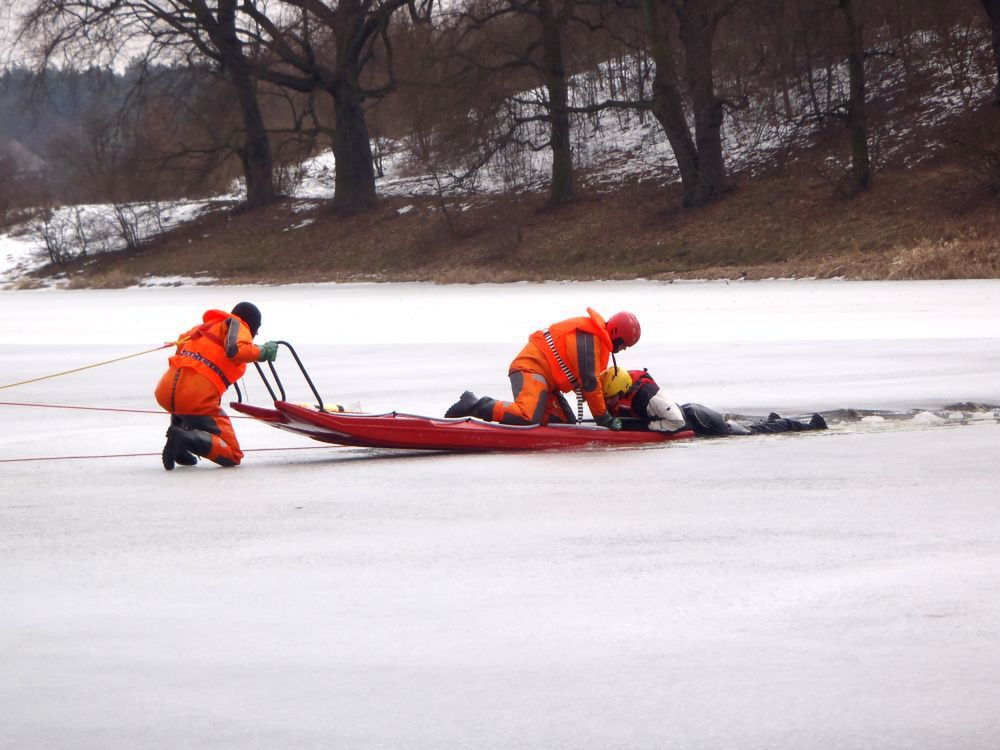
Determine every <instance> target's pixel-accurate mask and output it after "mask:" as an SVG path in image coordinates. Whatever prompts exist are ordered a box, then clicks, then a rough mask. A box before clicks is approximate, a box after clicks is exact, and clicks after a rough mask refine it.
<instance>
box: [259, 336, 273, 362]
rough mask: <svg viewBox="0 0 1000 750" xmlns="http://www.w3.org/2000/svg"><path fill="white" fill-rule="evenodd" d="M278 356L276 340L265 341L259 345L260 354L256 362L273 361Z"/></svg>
mask: <svg viewBox="0 0 1000 750" xmlns="http://www.w3.org/2000/svg"><path fill="white" fill-rule="evenodd" d="M277 358H278V342H277V341H267V342H265V343H263V344H261V345H260V356H259V357H257V361H258V362H274V360H276V359H277Z"/></svg>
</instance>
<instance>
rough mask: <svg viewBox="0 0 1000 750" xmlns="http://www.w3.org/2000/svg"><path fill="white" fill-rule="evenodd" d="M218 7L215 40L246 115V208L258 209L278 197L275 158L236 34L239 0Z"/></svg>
mask: <svg viewBox="0 0 1000 750" xmlns="http://www.w3.org/2000/svg"><path fill="white" fill-rule="evenodd" d="M218 8H219V28H218V33H217V36H216V38H215V39H214V40H213V41H214V42H215V44H216V46H217V47H218V49H219V52H220V53H221V55H222V60H223V67H224V71H225V74H226V77H227V78H228V80H229V82H230V83H231V84H232V85H233V88H234V89H235V90H236V98H237V100H238V101H239V105H240V114H241V115H242V117H243V128H244V131H245V136H244V142H243V146H242V147H241V148H240V161H241V162H242V163H243V175H244V177H245V179H246V183H247V200H246V207H247V208H249V209H254V208H258V207H260V206H266V205H267V204H268V203H273V202H274V201H275V199H276V198H277V197H278V196H277V191H276V190H275V189H274V159H273V157H272V155H271V143H270V141H269V139H268V135H267V126H266V125H265V124H264V115H263V113H261V111H260V102H259V101H258V100H257V89H256V86H255V82H254V80H253V78H251V76H250V74H249V72H248V71H247V68H246V65H245V61H244V58H243V47H242V44H241V42H240V41H239V39H238V37H237V36H236V0H219V6H218Z"/></svg>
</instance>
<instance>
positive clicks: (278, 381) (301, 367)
mask: <svg viewBox="0 0 1000 750" xmlns="http://www.w3.org/2000/svg"><path fill="white" fill-rule="evenodd" d="M274 343H276V344H277V345H278V346H284V347H287V348H288V351H289V352H291V354H292V357H293V358H294V359H295V364H297V365H298V366H299V370H300V371H301V372H302V377H304V378H305V380H306V383H308V384H309V389H310V390H311V391H312V393H313V395H314V396H315V397H316V405H317V406H318V407H319V410H320V411H326V409H325V408H324V406H323V397H322V396H320V395H319V391H317V390H316V386H315V385H314V384H313V381H312V378H310V377H309V373H308V372H306V368H305V365H303V364H302V360H301V359H299V355H298V352H296V351H295V347H293V346H292V345H291V344H289V343H288V342H287V341H275V342H274ZM253 365H254V367H256V368H257V372H258V373H259V374H260V379H261V380H263V381H264V387H265V388H267V392H268V393H269V394H270V395H271V400H272V401H278V400H279V399H278V397H277V396H276V395H275V394H274V389H273V388H272V387H271V383H270V381H269V380H268V379H267V375H265V374H264V369H263V368H262V367H261V366H260V362H254V363H253ZM267 365H268V367H270V368H271V375H273V376H274V383H275V385H277V386H278V392H279V393H280V394H281V399H280V400H281V401H287V400H288V399H287V398H286V396H285V386H284V385H283V384H282V382H281V378H280V377H278V371H277V370H276V369H275V367H274V362H268V363H267ZM236 397H237V400H239V401H241V402H242V401H243V394H242V393H240V388H239V386H238V385H237V386H236Z"/></svg>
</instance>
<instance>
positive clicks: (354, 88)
mask: <svg viewBox="0 0 1000 750" xmlns="http://www.w3.org/2000/svg"><path fill="white" fill-rule="evenodd" d="M327 90H328V91H329V93H330V95H331V96H332V97H333V109H334V113H335V115H336V118H337V122H336V126H335V128H334V131H333V144H332V147H333V157H334V160H335V161H336V178H335V180H334V191H333V208H334V209H335V210H337V211H345V212H355V211H366V210H368V209H370V208H372V207H374V206H375V167H374V164H373V162H372V147H371V141H370V139H369V137H368V123H367V122H366V121H365V111H364V108H363V107H362V105H361V94H360V90H359V86H358V81H357V78H356V77H354V76H346V75H345V74H343V73H342V74H341V75H340V76H338V78H337V80H336V81H335V82H334V84H333V85H332V86H331V87H330V88H329V89H327Z"/></svg>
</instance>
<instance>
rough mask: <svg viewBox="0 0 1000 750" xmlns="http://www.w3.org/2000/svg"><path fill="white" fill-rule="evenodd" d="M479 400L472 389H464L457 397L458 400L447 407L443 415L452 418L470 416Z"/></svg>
mask: <svg viewBox="0 0 1000 750" xmlns="http://www.w3.org/2000/svg"><path fill="white" fill-rule="evenodd" d="M479 401H480V399H479V398H478V397H477V396H476V394H475V393H473V392H472V391H466V392H465V393H463V394H462V395H461V396H460V397H459V399H458V401H456V402H455V403H453V404H452V405H451V406H449V407H448V411H446V412H445V413H444V415H445V417H447V418H448V419H453V418H455V417H471V416H472V415H473V414H474V412H475V409H476V405H477V404H478V403H479Z"/></svg>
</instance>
